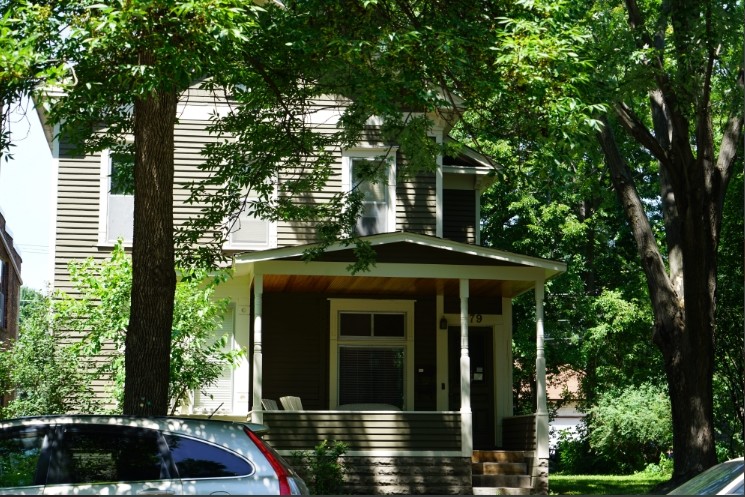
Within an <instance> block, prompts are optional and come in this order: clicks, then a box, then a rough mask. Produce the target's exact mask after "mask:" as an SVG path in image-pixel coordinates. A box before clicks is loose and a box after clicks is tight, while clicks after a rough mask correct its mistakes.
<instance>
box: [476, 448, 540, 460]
mask: <svg viewBox="0 0 745 497" xmlns="http://www.w3.org/2000/svg"><path fill="white" fill-rule="evenodd" d="M527 455H528V454H526V453H525V452H524V451H520V450H474V451H473V455H472V456H471V462H517V463H522V462H525V458H526V457H527Z"/></svg>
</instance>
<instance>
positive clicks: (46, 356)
mask: <svg viewBox="0 0 745 497" xmlns="http://www.w3.org/2000/svg"><path fill="white" fill-rule="evenodd" d="M2 347H3V348H2V349H0V394H6V395H9V396H10V397H11V398H12V400H10V402H9V403H8V405H7V406H5V407H4V408H0V417H3V418H12V417H19V416H33V415H40V414H63V413H68V412H83V413H90V412H95V411H96V410H98V409H99V408H100V406H99V405H98V404H97V403H96V402H95V398H94V395H93V391H92V389H91V388H90V377H89V375H88V374H86V372H85V369H84V367H83V365H82V364H81V362H80V360H79V356H78V354H76V353H75V350H74V349H73V348H72V347H70V346H68V345H65V344H64V343H63V342H62V340H61V336H60V333H59V330H57V329H55V327H54V319H53V311H52V301H51V299H50V298H49V297H48V296H46V295H42V294H41V293H39V292H35V291H33V290H29V289H27V288H23V289H22V306H21V309H20V319H19V332H18V339H17V340H15V341H12V342H8V343H4V344H2Z"/></svg>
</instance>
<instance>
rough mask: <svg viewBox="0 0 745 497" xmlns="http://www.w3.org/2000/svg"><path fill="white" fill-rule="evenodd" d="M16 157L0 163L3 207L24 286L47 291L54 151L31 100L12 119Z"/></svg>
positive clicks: (12, 152) (50, 255)
mask: <svg viewBox="0 0 745 497" xmlns="http://www.w3.org/2000/svg"><path fill="white" fill-rule="evenodd" d="M11 140H12V143H14V145H15V146H13V147H11V150H10V154H11V155H12V156H13V158H12V159H11V160H9V161H6V160H5V157H3V159H2V161H1V162H0V211H2V213H3V216H4V217H5V221H6V225H7V228H8V230H9V232H10V234H11V236H12V237H13V245H14V247H15V248H16V250H17V251H18V252H19V253H20V255H21V258H22V259H23V262H22V264H21V279H22V280H23V286H26V287H29V288H34V289H36V290H46V289H47V287H48V285H50V284H51V282H52V281H51V280H52V271H53V266H52V249H53V241H52V236H51V227H52V208H53V205H52V198H53V190H52V179H53V173H54V169H53V162H52V153H51V151H50V150H49V146H48V145H47V141H46V138H45V137H44V131H43V130H42V127H41V123H40V122H39V117H38V116H37V114H36V111H35V110H34V109H33V106H32V104H31V103H30V102H29V101H26V102H24V104H23V105H21V107H20V110H16V111H15V112H14V113H13V115H12V118H11Z"/></svg>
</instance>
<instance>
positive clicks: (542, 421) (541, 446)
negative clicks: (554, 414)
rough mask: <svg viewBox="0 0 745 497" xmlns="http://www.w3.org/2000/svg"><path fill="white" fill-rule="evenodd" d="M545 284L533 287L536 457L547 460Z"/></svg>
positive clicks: (541, 282)
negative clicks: (544, 329)
mask: <svg viewBox="0 0 745 497" xmlns="http://www.w3.org/2000/svg"><path fill="white" fill-rule="evenodd" d="M544 294H545V282H544V281H542V280H541V281H536V285H535V347H536V354H535V377H536V389H537V392H536V404H537V405H536V456H537V457H538V458H540V459H543V458H545V459H548V407H547V403H546V356H545V353H544V332H543V298H544Z"/></svg>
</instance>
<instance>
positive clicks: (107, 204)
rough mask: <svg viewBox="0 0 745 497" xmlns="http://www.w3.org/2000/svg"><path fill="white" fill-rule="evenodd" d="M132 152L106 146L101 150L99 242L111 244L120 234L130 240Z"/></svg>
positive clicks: (132, 192) (125, 240)
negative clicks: (112, 149)
mask: <svg viewBox="0 0 745 497" xmlns="http://www.w3.org/2000/svg"><path fill="white" fill-rule="evenodd" d="M133 161H134V156H133V155H132V154H127V153H115V152H111V151H109V150H105V151H104V152H102V154H101V201H100V205H101V210H100V213H99V229H98V242H99V244H100V245H113V244H114V243H116V241H117V240H118V239H119V238H121V239H122V240H123V241H124V243H125V245H131V244H132V233H133V226H134V206H135V197H134V180H133V178H132V173H131V172H132V167H133Z"/></svg>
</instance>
